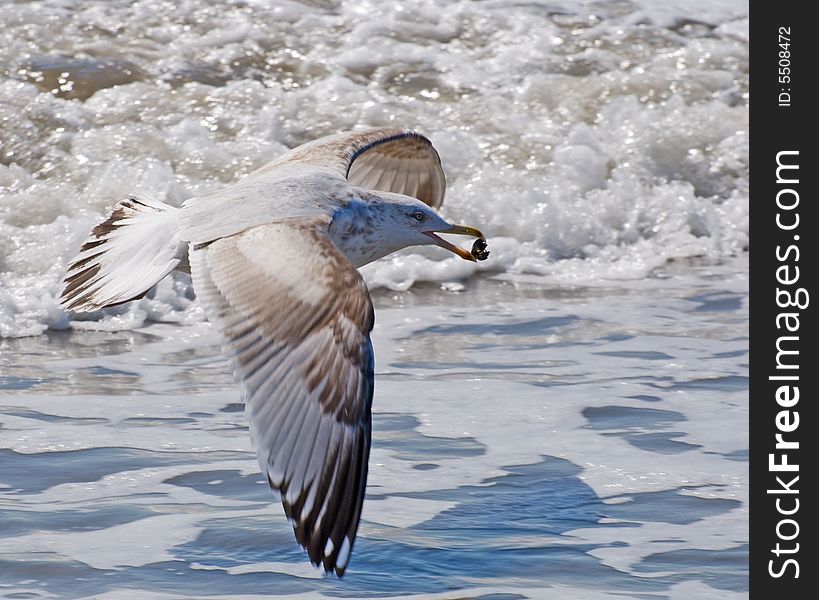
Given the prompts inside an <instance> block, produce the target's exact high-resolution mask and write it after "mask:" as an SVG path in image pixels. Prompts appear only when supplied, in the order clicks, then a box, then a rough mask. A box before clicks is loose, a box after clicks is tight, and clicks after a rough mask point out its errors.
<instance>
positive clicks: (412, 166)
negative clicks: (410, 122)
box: [260, 128, 446, 208]
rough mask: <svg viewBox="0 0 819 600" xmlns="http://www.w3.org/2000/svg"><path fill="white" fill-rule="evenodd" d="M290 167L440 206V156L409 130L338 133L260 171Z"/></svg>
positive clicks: (442, 189) (443, 188)
mask: <svg viewBox="0 0 819 600" xmlns="http://www.w3.org/2000/svg"><path fill="white" fill-rule="evenodd" d="M288 163H292V164H313V165H316V166H321V167H330V168H332V169H334V170H335V171H337V172H338V173H339V174H341V175H342V176H343V177H345V178H346V179H347V180H348V181H349V182H350V183H351V184H353V185H356V186H359V187H363V188H368V189H372V190H379V191H382V192H394V193H396V194H404V195H406V196H412V197H414V198H418V199H419V200H421V201H422V202H424V203H426V204H428V205H429V206H431V207H432V208H439V207H440V206H441V204H443V201H444V192H445V191H446V178H445V177H444V170H443V168H442V167H441V159H440V157H439V156H438V152H437V151H436V150H435V148H434V147H433V146H432V142H430V141H429V140H428V139H427V138H426V137H424V136H423V135H421V134H420V133H418V132H416V131H412V130H409V129H397V128H381V129H371V130H368V131H359V132H350V133H340V134H337V135H331V136H327V137H324V138H321V139H318V140H315V141H313V142H309V143H307V144H303V145H301V146H299V147H297V148H295V149H293V150H291V151H290V152H288V153H287V154H285V155H284V156H282V157H281V158H279V159H277V160H275V161H274V162H272V163H270V164H269V165H266V166H264V167H262V169H260V171H266V170H268V169H272V168H275V167H280V166H284V165H286V164H288Z"/></svg>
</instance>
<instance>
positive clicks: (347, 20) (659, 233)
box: [0, 0, 748, 336]
mask: <svg viewBox="0 0 819 600" xmlns="http://www.w3.org/2000/svg"><path fill="white" fill-rule="evenodd" d="M248 7H249V8H246V9H239V8H234V7H231V6H229V5H225V6H224V7H222V8H219V9H214V10H210V11H201V10H200V7H199V3H197V2H195V0H181V1H180V2H177V3H175V5H174V8H171V9H169V8H168V7H167V6H166V5H164V4H163V5H161V6H160V3H159V2H158V0H146V1H145V2H141V3H140V4H139V5H138V6H137V7H133V8H129V5H111V4H110V3H105V2H102V0H92V1H89V2H85V3H83V5H82V6H81V7H76V10H72V11H63V14H62V16H61V18H60V19H59V20H58V21H52V20H48V19H45V20H44V19H42V18H40V16H39V13H38V12H37V11H35V10H34V9H33V8H32V7H31V6H29V5H27V4H25V3H23V4H19V3H18V4H14V5H10V6H8V7H6V8H5V10H4V19H6V20H7V24H6V26H5V27H4V28H2V32H0V43H2V45H3V47H4V48H6V49H7V51H6V52H4V53H3V56H2V57H0V67H3V68H2V69H0V72H7V73H10V75H7V76H3V77H4V78H2V79H0V119H2V122H3V130H4V140H3V143H4V145H3V146H1V147H0V196H2V202H1V203H0V336H26V335H36V334H39V333H42V332H43V331H45V330H46V329H47V328H54V329H59V328H65V327H67V326H68V325H69V317H68V316H67V315H66V314H65V313H64V312H63V311H61V309H59V308H58V307H57V305H56V302H55V300H54V298H55V295H56V294H57V292H58V289H59V281H60V278H61V277H62V275H63V273H64V269H65V265H66V262H67V260H68V259H70V258H71V256H72V255H73V254H74V253H75V252H76V250H77V248H78V247H79V244H80V243H81V241H82V240H83V239H84V237H85V236H86V235H87V233H88V231H89V230H90V229H91V227H93V225H94V224H95V223H96V222H97V221H98V220H99V219H100V218H101V217H102V215H103V213H104V211H105V209H106V208H107V207H109V206H111V205H112V204H113V203H114V202H116V201H117V200H119V199H121V198H123V197H124V196H125V195H126V194H127V193H129V192H132V191H135V190H136V191H140V192H143V193H145V194H147V195H149V196H152V197H154V198H156V199H157V200H161V201H163V202H168V203H170V204H179V203H180V202H181V201H182V200H183V199H185V198H187V197H190V196H191V195H195V194H197V193H201V192H203V191H207V190H210V189H214V188H216V187H218V186H220V185H224V184H226V183H229V182H231V181H235V180H236V179H237V178H238V177H240V176H241V175H243V174H245V173H247V172H249V171H250V170H252V169H253V168H255V167H257V166H259V165H261V164H263V163H264V162H266V161H267V160H269V159H270V158H272V157H274V156H275V155H277V154H278V153H280V152H281V151H282V150H283V149H284V148H286V147H288V146H292V145H295V144H297V143H301V142H303V141H307V140H308V139H312V138H314V137H318V136H320V135H323V134H325V133H329V132H333V131H336V130H341V129H347V128H352V127H356V126H372V125H384V124H398V125H402V126H411V127H417V128H419V129H421V130H422V131H424V132H426V133H427V134H429V135H430V136H431V138H432V139H433V141H434V142H435V144H436V146H437V147H438V148H439V150H440V152H441V155H442V157H443V161H444V165H445V168H446V170H447V176H448V183H449V190H448V195H447V201H446V205H445V208H444V210H445V213H446V215H447V216H448V217H449V218H451V219H452V220H453V221H456V222H464V223H468V224H473V225H476V226H479V227H480V228H481V229H483V230H484V231H485V232H486V233H487V234H488V235H489V247H490V250H491V252H492V256H491V258H490V260H489V261H487V262H486V263H482V264H480V265H474V264H471V263H467V262H465V261H461V260H458V259H455V258H452V257H448V256H447V255H446V254H445V253H444V252H443V251H440V252H439V251H437V250H436V249H427V250H422V251H412V252H407V253H402V254H399V255H396V256H394V257H391V258H387V259H385V260H383V261H380V262H378V263H377V264H374V265H372V266H370V267H368V268H367V269H365V275H366V278H367V280H368V282H369V283H370V285H372V286H374V287H387V288H391V289H395V290H404V289H408V288H409V287H411V286H412V285H413V284H414V283H416V282H419V281H435V282H453V281H457V280H461V279H465V278H468V277H472V276H474V275H476V274H477V275H479V276H484V277H486V276H501V277H504V278H507V279H513V280H515V279H516V278H518V280H523V279H526V280H527V281H540V282H543V283H552V282H580V283H592V284H593V283H595V282H597V281H600V280H623V279H625V280H632V279H640V278H643V277H645V276H646V275H648V274H650V273H652V272H653V271H654V270H656V269H658V268H662V267H663V266H664V265H665V264H666V262H667V261H668V260H669V259H672V258H684V257H693V256H696V257H706V258H708V259H715V260H722V259H724V258H726V257H730V256H733V255H736V254H738V253H741V252H743V250H744V249H745V248H747V246H748V134H747V132H748V108H747V61H748V47H747V39H748V36H747V23H748V21H747V4H746V3H744V2H740V1H739V0H721V1H720V2H711V1H708V2H701V1H700V0H684V1H682V0H680V1H675V2H665V3H662V6H660V5H657V3H650V2H640V3H631V4H628V5H626V4H624V3H612V4H611V5H607V4H603V3H599V2H594V3H583V2H581V3H569V2H558V3H555V2H549V3H538V2H531V3H525V4H521V5H518V6H516V7H514V8H510V7H509V6H507V5H506V4H505V3H490V2H485V3H472V2H466V1H462V2H453V3H450V4H448V5H446V6H443V7H439V6H437V5H433V4H429V3H426V2H423V1H422V0H413V1H410V2H402V3H400V4H396V5H389V6H387V5H383V3H372V2H364V3H354V4H341V5H339V6H337V7H336V8H334V9H333V11H329V12H328V11H325V10H323V9H320V8H313V7H311V6H308V5H304V4H298V3H284V4H283V3H267V2H253V3H250V4H248ZM53 10H55V11H58V10H62V9H58V8H56V7H54V8H53ZM375 15H377V17H376V16H375ZM112 22H116V23H118V24H119V25H118V26H119V27H121V28H122V31H125V32H137V31H138V32H139V36H140V37H139V39H138V40H136V39H133V40H128V39H126V40H122V39H116V40H114V38H107V37H104V36H103V37H95V34H94V33H93V31H96V29H95V28H99V29H103V30H104V29H105V28H107V27H109V26H110V23H112ZM180 22H186V23H190V24H191V25H190V26H189V27H184V28H183V27H180V26H178V25H177V24H178V23H180ZM686 23H688V25H686ZM692 23H693V24H692ZM89 24H91V26H90V27H89ZM490 24H491V25H490ZM681 27H682V29H681ZM685 27H688V28H689V29H685ZM669 28H670V29H669ZM697 28H699V29H697ZM700 29H701V30H702V31H700ZM125 35H126V36H127V35H130V34H129V33H126V34H125ZM284 40H289V42H290V47H287V46H286V45H285V42H284ZM123 43H126V44H128V43H134V44H137V43H138V44H139V47H140V52H139V53H129V54H128V61H130V62H129V64H131V66H130V67H128V68H131V69H132V70H133V72H134V73H135V74H134V75H133V77H132V79H133V81H131V82H122V84H121V85H116V86H113V87H105V86H106V85H109V84H107V83H106V84H103V83H101V82H102V81H104V80H106V79H105V78H106V77H109V76H110V77H113V76H114V75H116V76H118V77H121V73H122V71H123V69H122V68H114V67H110V66H109V67H105V68H102V67H101V68H100V69H98V70H97V71H96V73H97V74H96V75H94V76H89V75H87V74H86V75H83V74H82V72H81V71H82V69H81V68H80V67H79V66H75V67H72V66H71V64H70V63H69V64H68V66H59V67H57V66H55V67H54V68H55V69H56V71H53V72H49V71H48V66H49V64H51V63H53V64H55V65H56V64H58V63H56V62H55V60H56V58H55V57H66V56H68V58H69V59H71V58H72V56H71V55H72V53H73V54H74V55H76V56H77V57H80V58H78V59H77V60H81V59H82V58H81V57H83V56H86V55H93V56H105V57H108V56H110V57H113V58H117V57H119V56H121V47H120V46H121V45H122V44H123ZM33 44H36V45H37V47H39V48H40V51H39V52H40V53H39V54H37V55H33V54H31V51H30V46H31V45H33ZM61 60H62V59H61ZM82 60H86V59H82ZM49 61H51V63H50V62H49ZM59 64H60V65H64V64H65V63H59ZM77 64H79V63H77ZM99 64H101V65H102V64H103V63H99ZM103 67H104V65H103ZM106 69H108V70H106ZM61 70H66V71H65V72H73V73H72V74H70V75H69V76H68V77H67V78H64V79H65V80H66V81H65V82H63V83H60V82H59V81H58V79H57V78H58V76H59V75H60V71H61ZM91 71H93V69H91ZM49 77H52V78H54V79H53V85H54V86H55V87H54V88H53V89H57V90H59V88H60V86H67V87H66V89H63V90H62V91H58V92H57V93H50V92H49V90H48V89H47V88H48V86H50V85H52V79H49ZM38 79H39V80H40V81H38ZM38 86H39V87H38ZM84 86H85V87H84ZM89 86H90V87H91V88H93V87H94V86H96V87H97V88H101V89H98V90H96V91H95V92H94V93H93V94H90V91H93V89H90V91H89V90H86V91H85V92H83V90H84V89H86V88H89ZM74 92H77V93H80V92H83V96H82V97H81V98H79V99H72V98H70V97H66V96H65V94H70V93H74ZM89 94H90V95H89ZM173 295H175V296H176V298H173V297H172V296H173ZM157 296H161V300H157ZM157 296H154V297H153V299H148V300H144V301H142V302H140V303H137V304H134V305H132V306H128V307H125V308H120V309H114V310H112V311H104V312H103V313H100V314H97V315H92V316H91V317H90V318H86V320H85V321H83V323H82V324H81V325H80V326H82V327H91V326H93V327H98V328H105V329H121V328H135V327H140V326H141V325H142V324H144V323H145V322H148V321H154V320H175V321H181V322H190V321H191V320H197V319H201V318H202V315H201V312H197V311H196V310H195V309H193V308H191V307H190V304H191V303H190V296H191V291H190V289H189V281H188V280H187V279H186V278H184V277H180V278H177V280H176V284H174V285H171V287H170V288H168V287H165V288H163V289H160V290H159V291H158V292H157ZM89 321H90V322H96V325H90V324H89Z"/></svg>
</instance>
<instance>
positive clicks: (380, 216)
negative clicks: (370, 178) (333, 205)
mask: <svg viewBox="0 0 819 600" xmlns="http://www.w3.org/2000/svg"><path fill="white" fill-rule="evenodd" d="M384 208H385V207H384V206H382V205H379V204H376V203H371V202H367V201H363V200H358V199H353V200H350V201H348V202H346V203H345V204H344V205H342V206H341V207H339V209H338V210H337V211H336V212H335V213H334V214H333V220H332V222H331V223H330V239H332V240H333V243H334V244H335V245H336V247H337V248H338V249H339V250H340V251H341V253H342V254H344V256H346V257H347V260H349V261H350V262H351V263H353V265H354V266H355V267H356V268H358V267H362V266H364V265H366V264H367V263H371V262H373V261H374V260H378V259H379V258H382V257H384V256H387V255H388V254H391V253H393V252H395V251H396V250H400V249H401V248H403V247H404V246H405V245H406V244H403V243H401V240H400V238H399V236H396V235H394V234H395V232H392V231H391V228H390V227H389V225H390V223H392V222H393V221H392V219H390V218H389V216H388V214H387V212H386V210H383V209H384Z"/></svg>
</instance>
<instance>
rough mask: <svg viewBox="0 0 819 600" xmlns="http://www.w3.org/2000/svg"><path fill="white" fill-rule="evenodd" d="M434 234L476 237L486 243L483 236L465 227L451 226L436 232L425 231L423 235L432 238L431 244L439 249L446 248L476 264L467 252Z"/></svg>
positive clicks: (473, 229)
mask: <svg viewBox="0 0 819 600" xmlns="http://www.w3.org/2000/svg"><path fill="white" fill-rule="evenodd" d="M436 233H451V234H456V235H471V236H472V237H476V238H478V239H481V240H483V241H486V238H485V237H484V235H483V234H482V233H481V232H480V231H479V230H477V229H475V228H474V227H467V226H466V225H453V226H452V227H449V228H448V229H439V230H438V231H437V232H435V231H425V232H424V235H426V236H429V237H431V238H432V242H433V243H434V244H435V245H436V246H440V247H441V248H446V249H447V250H449V251H450V252H454V253H455V254H457V255H458V256H460V257H461V258H463V259H464V260H471V261H472V262H477V259H476V258H475V257H474V256H473V255H472V254H471V253H470V252H469V250H465V249H464V248H461V247H460V246H456V245H455V244H452V243H450V242H448V241H446V240H445V239H442V238H440V237H438V236H437V235H435V234H436Z"/></svg>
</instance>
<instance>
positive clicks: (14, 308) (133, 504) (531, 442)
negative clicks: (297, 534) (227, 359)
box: [0, 0, 749, 600]
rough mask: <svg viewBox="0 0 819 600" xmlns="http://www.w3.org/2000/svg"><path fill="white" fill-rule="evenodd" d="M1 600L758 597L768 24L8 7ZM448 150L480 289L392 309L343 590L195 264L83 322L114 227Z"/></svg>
mask: <svg viewBox="0 0 819 600" xmlns="http://www.w3.org/2000/svg"><path fill="white" fill-rule="evenodd" d="M0 47H2V48H4V52H3V53H0V597H4V598H5V597H7V598H44V599H45V598H101V599H104V600H111V599H119V598H123V599H130V598H134V599H137V600H141V599H145V600H159V599H166V598H167V599H176V598H214V599H216V598H240V599H241V598H261V597H270V596H297V597H300V598H314V597H324V598H326V597H345V598H364V597H390V598H404V597H415V598H417V597H433V598H447V599H455V598H481V599H484V600H513V599H518V598H561V599H562V598H566V599H575V598H576V599H590V600H595V599H597V598H601V599H602V598H673V599H688V598H729V599H730V598H744V597H747V556H748V546H747V544H748V530H747V516H748V501H747V497H748V462H747V460H748V440H747V434H748V428H747V418H748V393H747V389H748V387H747V376H748V364H747V363H748V353H747V348H748V254H747V249H748V243H749V241H748V211H749V206H748V93H747V91H748V18H747V6H746V3H744V2H738V1H736V0H730V1H729V0H723V1H720V2H704V1H700V0H675V1H673V2H671V1H669V2H654V3H652V2H648V1H647V0H646V1H644V2H637V1H630V0H601V1H582V2H567V1H564V0H556V1H554V2H540V1H532V2H507V1H504V2H501V1H484V2H467V1H466V0H458V1H453V2H427V1H424V0H410V1H407V2H402V3H394V4H393V3H380V2H337V1H332V0H326V1H325V0H305V1H304V2H295V1H275V2H274V1H269V2H266V1H261V0H244V1H238V0H237V1H232V2H208V1H202V0H197V1H194V0H179V1H176V2H168V1H158V0H143V1H141V2H124V1H114V2H104V1H102V0H87V1H84V2H73V1H69V0H51V1H39V2H37V1H31V2H27V1H24V2H15V3H2V4H0ZM386 124H392V125H400V126H407V127H414V128H418V129H420V130H421V131H423V132H425V133H426V134H428V135H429V136H430V138H431V139H432V140H433V142H434V143H435V145H436V147H437V148H438V149H439V152H440V153H441V156H442V159H443V162H444V167H445V170H446V172H447V178H448V192H447V199H446V203H445V206H444V212H445V214H446V216H447V217H449V218H451V219H452V220H453V221H456V222H462V223H468V224H470V225H475V226H478V227H480V228H481V229H482V230H484V231H485V232H486V233H487V235H488V237H489V247H490V250H491V251H492V256H491V258H490V260H488V261H486V262H485V263H481V264H479V265H475V264H471V263H467V262H465V261H462V260H460V259H457V258H455V257H448V256H446V254H445V253H444V251H439V250H438V249H424V250H408V251H404V252H402V253H399V254H397V255H395V256H393V257H390V258H387V259H385V260H382V261H379V262H378V263H375V264H372V265H369V266H367V267H365V268H364V269H363V271H364V274H365V277H366V279H367V281H368V283H369V284H370V286H371V288H372V290H373V296H374V301H375V304H376V308H377V319H376V320H377V323H376V329H375V331H374V344H375V347H376V356H377V359H376V372H377V382H376V393H375V401H374V426H373V429H374V433H373V436H374V442H373V451H372V456H371V460H370V473H371V474H370V479H369V486H368V494H367V500H366V502H365V508H364V514H363V520H362V525H361V529H360V531H359V539H358V541H357V543H356V548H355V551H354V554H353V558H352V561H351V566H350V569H349V570H348V572H347V575H346V576H345V578H344V579H342V580H338V579H335V578H332V577H325V576H323V575H321V574H320V573H319V572H318V571H317V570H315V569H313V568H312V567H311V566H310V565H309V564H307V561H306V559H305V557H304V556H303V555H302V553H301V551H300V550H299V549H298V547H297V546H296V544H295V542H294V541H293V540H292V532H291V530H290V527H289V525H288V524H287V522H286V520H285V519H284V517H283V515H282V510H281V508H280V506H279V503H278V500H277V499H276V498H275V497H273V496H272V495H271V494H270V493H269V491H268V489H267V486H266V485H265V484H264V482H263V481H262V480H261V477H260V476H259V473H258V466H257V464H256V462H255V456H254V454H253V452H252V449H251V447H250V441H249V437H248V432H247V424H246V422H245V419H244V415H243V412H242V406H241V404H240V403H239V401H240V399H239V394H238V391H237V389H236V387H235V386H234V385H233V383H232V380H231V377H230V375H229V373H228V372H227V368H226V364H225V363H224V361H223V360H222V358H221V357H220V354H219V349H218V343H217V340H216V338H215V335H214V333H213V332H212V330H211V328H210V326H209V325H208V324H207V323H206V322H205V321H204V315H203V313H202V310H201V308H200V307H199V306H198V304H197V303H196V301H195V298H194V295H193V291H192V289H191V286H190V280H189V278H188V277H187V276H185V275H184V274H178V275H175V276H174V278H172V279H168V280H166V281H164V282H162V283H161V284H160V285H159V286H157V288H155V290H154V291H153V292H152V293H151V294H149V296H148V297H146V298H145V299H143V300H140V301H139V302H135V303H131V304H129V305H126V306H123V307H118V308H115V309H109V310H107V311H100V312H99V313H94V314H91V315H84V316H73V315H70V314H67V313H65V312H64V311H62V310H61V309H60V308H58V307H57V304H56V301H55V296H56V294H57V292H58V290H59V281H60V278H61V276H62V275H63V273H64V270H65V264H66V261H67V260H68V259H70V258H71V257H72V256H73V254H74V253H75V252H76V250H77V248H78V247H79V245H80V243H81V242H82V240H83V238H84V237H85V236H86V235H87V233H88V231H89V230H90V228H91V227H93V225H94V224H95V222H96V221H97V220H98V219H100V217H101V215H102V214H103V213H104V212H105V210H106V209H107V208H108V207H109V206H110V205H111V204H113V203H114V202H115V201H116V200H118V199H120V198H122V197H124V196H125V195H126V194H127V193H129V192H131V191H134V190H138V191H142V192H143V193H146V194H148V195H151V196H153V197H155V198H157V199H159V200H162V201H165V202H168V203H171V204H179V203H180V202H182V201H183V200H184V199H185V198H188V197H190V196H193V195H196V194H198V193H202V192H204V191H208V190H212V189H215V188H217V187H219V186H220V185H224V184H225V183H229V182H231V181H235V180H236V179H237V178H238V177H240V176H241V175H243V174H245V173H247V172H249V171H251V170H253V169H254V168H256V167H258V166H260V165H261V164H263V163H264V162H266V161H267V160H269V159H270V158H272V157H274V156H275V155H276V154H277V153H279V152H281V151H282V150H284V149H285V148H287V147H291V146H294V145H297V144H299V143H301V142H304V141H307V140H309V139H312V138H315V137H318V136H320V135H324V134H327V133H331V132H334V131H339V130H345V129H352V128H355V127H363V126H377V125H386Z"/></svg>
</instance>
